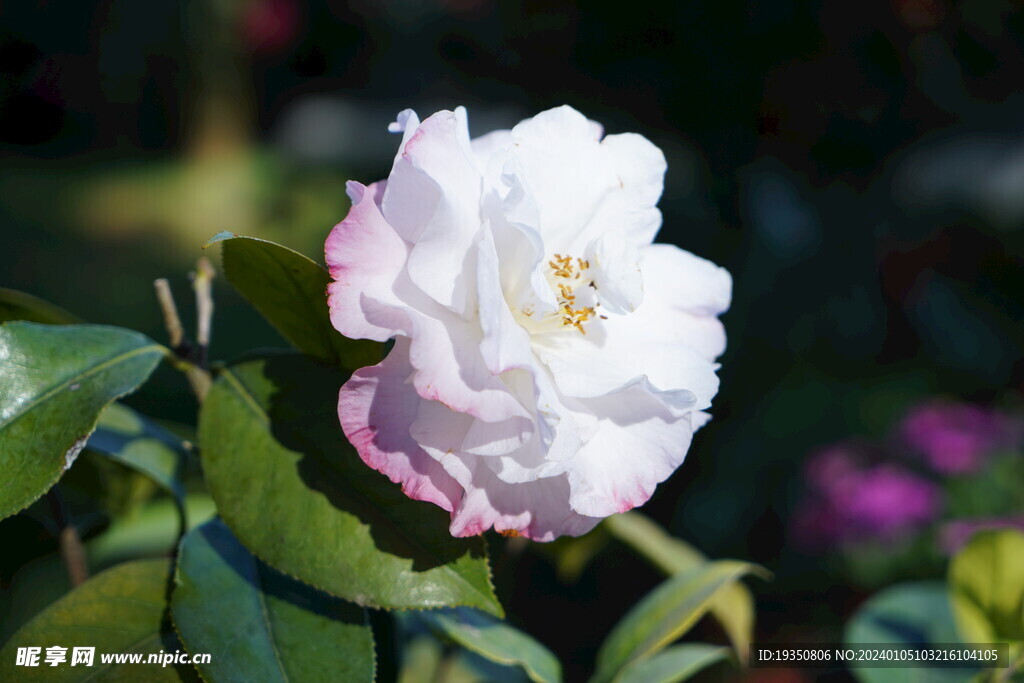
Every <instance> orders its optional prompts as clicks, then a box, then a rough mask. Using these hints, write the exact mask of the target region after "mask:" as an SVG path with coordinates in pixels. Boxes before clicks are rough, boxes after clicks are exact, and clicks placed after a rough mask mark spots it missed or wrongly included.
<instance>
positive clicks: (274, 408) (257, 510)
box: [199, 354, 501, 615]
mask: <svg viewBox="0 0 1024 683" xmlns="http://www.w3.org/2000/svg"><path fill="white" fill-rule="evenodd" d="M345 379H347V376H346V375H345V374H344V373H342V372H339V371H337V370H333V369H331V368H328V367H325V366H322V365H318V364H317V363H314V362H312V361H311V360H309V359H307V358H304V357H302V356H298V355H293V354H289V355H282V356H276V357H270V358H266V359H263V360H257V361H248V362H245V363H242V364H240V365H236V366H234V367H232V368H230V369H228V370H225V371H224V372H223V373H222V374H221V376H220V378H219V379H218V380H217V381H216V382H215V383H214V386H213V388H212V389H211V390H210V394H209V395H208V396H207V398H206V401H205V403H204V404H203V409H202V412H201V414H200V422H199V444H200V451H201V452H202V453H203V463H204V468H205V471H206V476H207V483H208V485H209V487H210V492H211V493H212V495H213V498H214V500H215V501H216V503H217V509H218V510H219V511H220V513H221V515H222V516H223V518H224V521H225V522H226V523H227V525H228V526H229V527H231V529H232V531H233V532H234V533H235V535H236V536H237V537H238V538H239V540H241V541H242V542H243V543H244V544H245V545H246V546H247V547H248V548H249V549H250V550H251V551H253V552H254V553H255V554H256V555H257V556H258V557H260V558H261V559H262V560H264V561H266V562H267V563H269V564H270V565H272V566H273V567H276V568H277V569H279V570H281V571H283V572H285V573H287V574H290V575H292V576H295V577H297V578H299V579H302V580H303V581H307V582H309V583H311V584H313V585H314V586H316V587H318V588H320V589H322V590H325V591H327V592H329V593H332V594H334V595H337V596H340V597H343V598H345V599H347V600H350V601H352V602H355V603H357V604H360V605H364V606H370V607H383V608H410V607H411V608H424V607H445V606H460V605H467V606H471V607H479V608H480V609H483V610H485V611H487V612H490V613H492V614H497V615H500V614H501V606H500V605H499V604H498V601H497V598H496V597H495V595H494V590H493V588H492V587H491V583H490V572H489V567H488V563H487V558H486V552H485V549H484V544H483V540H482V539H480V538H471V539H457V538H452V536H451V535H450V534H449V533H448V515H447V513H445V512H444V511H443V510H441V509H440V508H438V507H436V506H434V505H431V504H429V503H423V502H418V501H414V500H411V499H409V498H407V497H406V496H405V494H403V493H402V491H401V489H400V488H399V487H398V486H397V485H396V484H392V483H391V482H390V481H388V479H387V477H385V476H384V475H382V474H380V473H378V472H375V471H373V470H372V469H370V468H369V467H367V466H366V465H365V464H363V462H362V460H360V459H359V456H358V455H357V454H356V452H355V450H354V449H353V448H352V446H351V445H350V444H349V443H348V442H347V441H346V440H345V437H344V434H343V433H342V431H341V427H340V426H339V424H338V418H337V401H338V389H339V388H340V387H341V385H342V383H343V382H344V381H345Z"/></svg>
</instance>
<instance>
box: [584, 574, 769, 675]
mask: <svg viewBox="0 0 1024 683" xmlns="http://www.w3.org/2000/svg"><path fill="white" fill-rule="evenodd" d="M749 573H763V570H761V569H760V568H758V567H757V566H756V565H751V564H747V563H745V562H735V561H731V560H720V561H717V562H708V563H706V564H702V565H698V566H696V567H694V568H693V569H690V570H688V571H685V572H682V573H680V574H676V575H675V576H673V577H672V578H670V579H668V580H667V581H665V582H664V583H662V584H661V585H660V586H658V587H657V588H655V589H654V590H653V591H651V592H650V593H648V594H647V595H646V596H644V598H643V599H642V600H641V601H640V602H639V603H637V604H636V606H635V607H633V609H631V610H630V611H629V612H628V613H627V614H626V616H624V617H623V618H622V619H621V620H620V621H619V623H618V624H616V625H615V628H613V629H612V631H611V633H610V634H608V637H607V638H606V639H605V641H604V643H603V644H602V645H601V649H600V650H599V651H598V653H597V672H596V673H595V674H594V678H593V679H592V680H593V682H594V683H599V682H601V681H610V680H612V679H613V678H614V677H615V675H616V674H617V673H618V672H619V671H620V670H621V669H623V668H624V667H626V666H627V665H629V664H631V663H632V662H634V661H636V660H639V659H642V658H644V657H648V656H650V655H652V654H654V653H655V652H658V651H659V650H661V649H663V648H664V647H665V646H666V645H668V644H670V643H671V642H672V641H674V640H675V639H677V638H679V637H680V636H682V635H683V634H684V633H686V631H687V630H688V629H689V628H690V627H692V626H693V625H694V624H695V623H697V620H698V619H700V618H701V617H702V616H703V615H704V613H705V612H707V611H708V609H709V608H710V607H711V603H712V601H713V600H714V598H715V596H716V595H718V594H719V592H720V591H721V590H722V589H723V588H724V587H726V586H729V585H731V584H732V583H733V582H735V581H737V580H739V578H740V577H741V576H743V575H744V574H749Z"/></svg>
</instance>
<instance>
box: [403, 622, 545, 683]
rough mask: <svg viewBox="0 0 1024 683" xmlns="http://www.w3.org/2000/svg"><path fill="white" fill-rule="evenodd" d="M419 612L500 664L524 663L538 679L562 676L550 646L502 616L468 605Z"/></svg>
mask: <svg viewBox="0 0 1024 683" xmlns="http://www.w3.org/2000/svg"><path fill="white" fill-rule="evenodd" d="M418 616H419V618H420V619H421V620H423V621H424V622H426V623H427V624H428V625H429V626H430V627H431V628H432V629H434V630H435V631H437V632H439V633H442V634H444V635H445V636H447V637H448V638H450V639H451V640H453V641H455V642H456V643H458V644H459V645H461V646H462V647H464V648H466V649H467V650H470V651H471V652H475V653H476V654H478V655H481V656H482V657H485V658H487V659H489V660H491V661H492V662H497V663H498V664H505V665H512V666H519V667H522V669H523V670H524V671H526V674H527V675H528V676H529V677H530V680H532V681H536V683H555V682H556V681H561V680H562V665H561V664H560V663H559V662H558V659H557V658H556V657H555V656H554V655H553V654H552V653H551V651H550V650H548V649H547V648H546V647H544V646H543V645H541V644H540V643H538V642H537V641H536V640H535V639H533V638H532V637H530V636H529V635H527V634H525V633H523V632H522V631H520V630H518V629H516V628H513V627H512V626H511V625H509V624H508V623H506V622H504V621H501V620H500V619H495V618H494V617H492V616H490V615H487V614H484V613H482V612H478V611H476V610H472V609H467V608H458V609H454V610H430V611H426V612H422V613H420V614H419V615H418Z"/></svg>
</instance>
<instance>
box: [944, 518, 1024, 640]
mask: <svg viewBox="0 0 1024 683" xmlns="http://www.w3.org/2000/svg"><path fill="white" fill-rule="evenodd" d="M949 590H950V599H951V600H952V603H953V613H954V615H956V622H957V626H958V627H959V629H960V633H961V635H963V638H964V641H966V642H975V643H990V642H996V641H1000V640H1012V641H1019V640H1024V533H1021V532H1020V531H1018V530H1017V529H998V530H993V531H982V532H979V533H977V534H975V535H974V537H973V538H971V540H970V542H969V543H968V544H967V545H966V546H964V548H963V549H962V550H960V552H958V553H957V554H956V557H954V558H953V561H952V562H951V563H950V566H949Z"/></svg>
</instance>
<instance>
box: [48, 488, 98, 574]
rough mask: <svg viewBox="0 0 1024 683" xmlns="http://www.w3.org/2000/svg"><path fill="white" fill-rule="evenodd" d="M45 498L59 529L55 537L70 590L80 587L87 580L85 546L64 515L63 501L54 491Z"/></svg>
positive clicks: (73, 526) (87, 567)
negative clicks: (65, 569) (69, 582)
mask: <svg viewBox="0 0 1024 683" xmlns="http://www.w3.org/2000/svg"><path fill="white" fill-rule="evenodd" d="M46 497H47V500H49V502H50V512H51V513H52V514H53V519H54V521H55V522H56V523H57V527H58V528H59V529H60V531H59V534H58V537H57V538H58V544H59V547H60V557H61V559H62V560H63V561H64V566H65V567H66V568H67V571H68V579H70V580H71V586H72V588H73V587H75V586H80V585H81V584H83V583H85V581H86V580H87V579H88V578H89V566H88V562H87V561H86V558H85V546H84V545H82V539H81V537H79V535H78V529H76V528H75V525H74V524H71V523H70V520H68V518H67V515H65V514H64V501H62V500H61V498H60V494H58V493H57V491H56V490H54V489H50V491H49V492H48V493H47V494H46Z"/></svg>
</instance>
